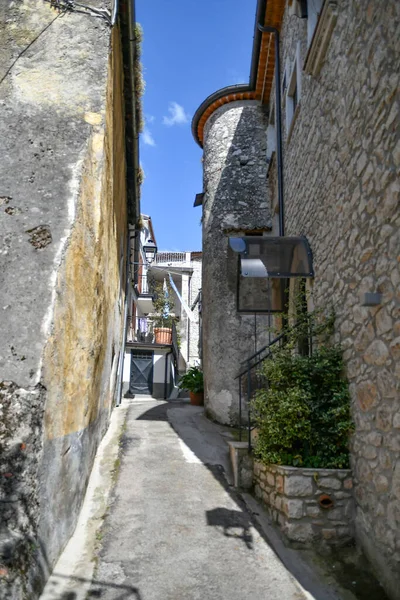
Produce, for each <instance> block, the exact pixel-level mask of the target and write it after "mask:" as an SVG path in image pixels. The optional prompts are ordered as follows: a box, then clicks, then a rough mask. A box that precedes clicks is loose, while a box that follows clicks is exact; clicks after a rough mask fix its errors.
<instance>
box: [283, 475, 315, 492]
mask: <svg viewBox="0 0 400 600" xmlns="http://www.w3.org/2000/svg"><path fill="white" fill-rule="evenodd" d="M284 492H285V494H287V495H288V496H310V495H311V494H312V493H313V483H312V479H311V477H303V476H301V475H290V476H287V477H285V488H284Z"/></svg>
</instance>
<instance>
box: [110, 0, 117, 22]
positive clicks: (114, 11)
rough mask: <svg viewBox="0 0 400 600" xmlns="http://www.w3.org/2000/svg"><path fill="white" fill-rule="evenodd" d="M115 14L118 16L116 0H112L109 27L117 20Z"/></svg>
mask: <svg viewBox="0 0 400 600" xmlns="http://www.w3.org/2000/svg"><path fill="white" fill-rule="evenodd" d="M117 16H118V0H114V7H113V11H112V16H111V27H114V25H115V23H116V22H117Z"/></svg>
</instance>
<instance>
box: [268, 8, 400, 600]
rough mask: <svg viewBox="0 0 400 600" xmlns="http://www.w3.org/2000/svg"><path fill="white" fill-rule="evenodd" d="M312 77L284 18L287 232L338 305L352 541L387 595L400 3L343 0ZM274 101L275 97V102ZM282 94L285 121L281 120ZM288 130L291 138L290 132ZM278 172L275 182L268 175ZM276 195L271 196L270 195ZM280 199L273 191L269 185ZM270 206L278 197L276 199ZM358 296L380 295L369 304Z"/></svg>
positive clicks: (320, 301)
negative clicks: (296, 82) (350, 422)
mask: <svg viewBox="0 0 400 600" xmlns="http://www.w3.org/2000/svg"><path fill="white" fill-rule="evenodd" d="M337 15H338V19H337V22H336V25H335V28H334V30H333V33H332V37H331V40H330V43H329V46H328V49H327V54H326V59H325V62H324V64H323V66H322V68H321V71H320V73H319V74H318V75H317V76H316V77H311V76H308V75H306V74H305V73H304V71H303V70H302V69H303V65H304V60H305V57H306V53H307V47H306V46H307V20H306V19H303V20H302V19H299V18H297V17H296V16H290V15H289V13H288V11H286V14H285V17H284V23H283V27H282V31H281V53H282V65H283V68H284V67H285V65H288V66H289V70H290V68H291V65H292V64H293V60H294V58H295V56H296V51H297V46H298V43H300V57H301V96H300V99H299V105H298V107H297V109H296V112H295V117H294V122H293V125H292V127H291V131H290V132H288V131H287V130H286V128H284V129H285V130H284V132H283V134H284V180H285V212H286V235H298V234H303V235H306V236H307V237H308V240H309V242H310V244H311V248H312V252H313V256H314V268H315V281H314V283H313V298H312V300H313V302H314V304H315V306H317V307H327V306H329V305H333V306H334V308H335V311H336V330H337V339H338V340H340V341H341V343H342V345H343V349H344V359H345V363H346V371H347V376H348V378H349V382H350V391H351V397H352V412H353V417H354V421H355V425H356V429H355V434H354V437H353V442H352V449H351V451H352V467H353V474H354V484H355V498H356V501H357V509H356V533H357V538H358V540H359V541H360V542H361V544H362V546H363V548H364V550H365V551H366V553H367V555H368V556H369V558H370V559H371V561H372V564H373V565H374V567H375V568H376V571H377V574H378V576H379V577H380V579H381V581H382V583H383V584H384V585H385V587H386V589H387V591H388V592H389V593H391V594H392V596H393V597H396V594H397V593H398V588H399V585H400V508H399V507H400V458H399V456H400V455H399V451H400V413H399V381H400V377H399V376H400V370H399V367H400V350H399V349H400V337H399V336H400V312H399V301H400V296H399V290H400V269H399V248H400V236H399V231H400V216H399V214H400V212H399V207H400V204H399V189H400V186H399V181H398V170H399V166H400V142H399V129H398V114H399V104H398V95H397V93H398V86H399V62H398V56H399V52H400V48H399V40H400V4H399V3H398V2H397V1H396V0H389V1H388V2H385V10H382V6H381V3H379V2H376V1H374V0H371V1H367V0H363V1H362V2H351V1H350V0H338V2H337ZM272 104H273V95H272ZM285 118H286V115H285V98H284V96H283V123H285ZM288 133H290V136H289V135H288ZM275 171H276V165H275V166H274V167H273V168H272V169H271V173H270V181H271V182H272V181H274V179H275ZM270 189H271V188H270ZM275 191H276V186H275ZM274 202H275V203H276V199H275V201H274ZM365 292H380V293H381V294H382V302H381V304H380V305H379V306H376V307H370V308H368V307H365V306H362V301H361V298H362V295H363V294H364V293H365Z"/></svg>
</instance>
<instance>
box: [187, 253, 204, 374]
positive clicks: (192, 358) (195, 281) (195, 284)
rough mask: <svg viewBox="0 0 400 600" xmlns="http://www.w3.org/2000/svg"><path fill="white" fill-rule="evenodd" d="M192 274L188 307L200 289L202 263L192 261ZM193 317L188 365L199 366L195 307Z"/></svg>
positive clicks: (197, 326) (199, 260)
mask: <svg viewBox="0 0 400 600" xmlns="http://www.w3.org/2000/svg"><path fill="white" fill-rule="evenodd" d="M192 267H193V273H192V276H191V277H190V281H189V285H190V290H189V298H188V304H189V307H191V306H192V304H193V302H194V301H195V300H196V296H197V294H198V293H199V290H200V288H201V272H202V261H201V259H196V260H193V261H192ZM193 315H194V318H195V320H194V321H189V365H190V366H192V365H195V364H197V365H198V364H199V362H200V360H199V311H198V307H197V306H196V307H195V309H194V311H193Z"/></svg>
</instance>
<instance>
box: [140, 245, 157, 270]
mask: <svg viewBox="0 0 400 600" xmlns="http://www.w3.org/2000/svg"><path fill="white" fill-rule="evenodd" d="M143 252H144V255H145V257H146V263H147V264H148V265H151V263H152V262H153V260H154V259H155V257H156V254H157V246H156V245H155V243H154V242H153V240H150V239H149V240H147V242H146V243H145V245H144V246H143Z"/></svg>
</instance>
